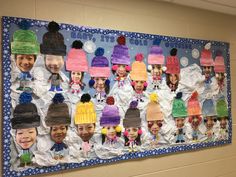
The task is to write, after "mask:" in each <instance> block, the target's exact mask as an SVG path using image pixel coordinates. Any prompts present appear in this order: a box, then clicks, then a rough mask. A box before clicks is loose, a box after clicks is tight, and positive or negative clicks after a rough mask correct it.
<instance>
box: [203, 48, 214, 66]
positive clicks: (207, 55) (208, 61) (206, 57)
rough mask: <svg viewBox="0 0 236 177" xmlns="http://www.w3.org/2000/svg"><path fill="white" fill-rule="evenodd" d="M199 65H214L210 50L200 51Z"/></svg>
mask: <svg viewBox="0 0 236 177" xmlns="http://www.w3.org/2000/svg"><path fill="white" fill-rule="evenodd" d="M200 65H201V66H214V61H213V58H212V54H211V51H210V50H208V49H203V50H202V52H201V58H200Z"/></svg>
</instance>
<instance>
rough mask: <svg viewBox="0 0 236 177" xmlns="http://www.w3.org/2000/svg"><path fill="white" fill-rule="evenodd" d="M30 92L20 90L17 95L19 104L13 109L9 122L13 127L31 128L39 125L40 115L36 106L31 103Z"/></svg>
mask: <svg viewBox="0 0 236 177" xmlns="http://www.w3.org/2000/svg"><path fill="white" fill-rule="evenodd" d="M31 100H32V96H31V94H30V93H27V92H22V93H21V94H20V97H19V104H18V105H17V106H16V107H15V109H14V111H13V118H12V119H11V124H12V128H13V129H24V128H33V127H38V126H40V116H39V115H38V111H37V107H36V106H35V104H33V103H31Z"/></svg>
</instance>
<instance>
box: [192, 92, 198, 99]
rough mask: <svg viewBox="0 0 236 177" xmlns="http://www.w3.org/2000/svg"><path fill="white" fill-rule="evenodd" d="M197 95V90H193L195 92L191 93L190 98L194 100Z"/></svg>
mask: <svg viewBox="0 0 236 177" xmlns="http://www.w3.org/2000/svg"><path fill="white" fill-rule="evenodd" d="M197 97H198V93H197V91H195V92H193V94H192V96H191V98H190V99H191V100H196V99H197Z"/></svg>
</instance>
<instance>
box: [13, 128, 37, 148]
mask: <svg viewBox="0 0 236 177" xmlns="http://www.w3.org/2000/svg"><path fill="white" fill-rule="evenodd" d="M36 137H37V130H36V128H25V129H17V130H16V142H17V144H18V145H19V146H20V147H21V148H22V149H29V148H30V147H31V146H32V145H33V144H34V143H35V142H36Z"/></svg>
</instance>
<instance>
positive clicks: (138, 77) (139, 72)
mask: <svg viewBox="0 0 236 177" xmlns="http://www.w3.org/2000/svg"><path fill="white" fill-rule="evenodd" d="M135 60H136V61H135V62H133V64H132V69H131V72H130V78H131V80H134V81H147V69H146V65H145V63H144V62H143V54H142V53H138V54H137V55H136V56H135Z"/></svg>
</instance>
